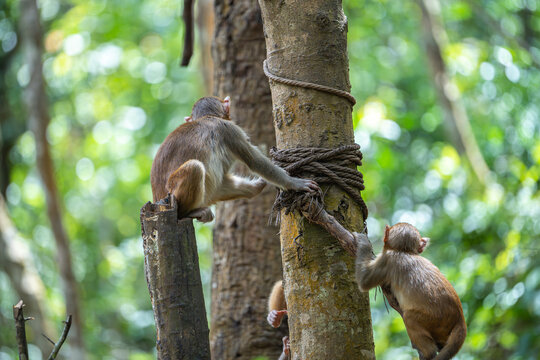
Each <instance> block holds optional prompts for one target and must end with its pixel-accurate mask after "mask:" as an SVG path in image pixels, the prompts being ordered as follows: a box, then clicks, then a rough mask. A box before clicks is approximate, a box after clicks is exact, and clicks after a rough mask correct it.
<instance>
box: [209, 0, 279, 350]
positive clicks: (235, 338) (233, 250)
mask: <svg viewBox="0 0 540 360" xmlns="http://www.w3.org/2000/svg"><path fill="white" fill-rule="evenodd" d="M215 5H216V6H215V10H216V36H215V43H214V44H215V45H214V53H213V55H214V64H215V91H214V93H215V94H217V95H218V96H220V97H224V96H227V95H229V96H230V97H231V103H232V105H231V118H232V119H234V121H235V122H236V123H237V124H238V125H240V126H241V127H242V128H243V129H244V130H246V132H247V133H248V134H249V136H250V138H251V141H252V143H254V144H255V145H258V146H259V147H260V148H261V149H262V150H263V151H264V152H265V153H268V150H269V149H270V147H271V146H273V145H274V144H275V135H274V129H273V126H272V103H271V96H270V88H269V86H268V81H267V80H266V78H265V76H264V73H263V71H262V66H261V64H262V61H263V60H264V58H265V56H266V50H265V43H264V36H263V29H262V21H261V13H260V9H259V6H258V4H257V1H256V0H239V1H234V2H231V1H223V0H216V1H215ZM236 171H239V172H243V173H245V171H246V169H245V168H242V169H236ZM275 195H276V191H275V189H274V188H273V187H272V186H267V188H266V189H265V190H264V192H263V193H262V194H260V195H259V196H257V197H255V198H253V199H249V200H236V201H228V202H224V203H221V204H220V205H218V207H217V212H216V225H215V228H214V256H213V259H214V260H213V269H212V310H211V313H212V322H211V323H212V326H211V344H212V345H211V346H212V358H213V359H214V360H221V359H223V360H231V359H246V360H248V359H252V358H253V357H255V356H258V355H266V356H268V357H270V358H271V359H274V358H277V357H278V356H279V354H280V353H281V338H282V337H283V336H284V335H285V333H284V330H283V329H282V330H280V331H278V330H275V329H273V328H271V327H270V326H269V325H268V324H267V323H266V321H265V319H266V315H267V302H266V297H267V296H268V295H269V293H270V290H271V288H272V285H273V283H274V282H275V281H276V280H279V279H281V277H282V270H281V257H280V248H279V237H278V232H279V229H278V228H277V227H275V226H271V225H268V219H269V217H270V211H271V208H272V203H273V201H274V198H275Z"/></svg>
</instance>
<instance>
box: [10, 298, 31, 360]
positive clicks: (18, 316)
mask: <svg viewBox="0 0 540 360" xmlns="http://www.w3.org/2000/svg"><path fill="white" fill-rule="evenodd" d="M23 307H24V303H23V301H22V300H19V302H18V303H17V305H14V306H13V319H15V331H16V337H17V347H18V348H19V360H28V343H27V342H26V329H25V322H26V319H25V318H24V315H23Z"/></svg>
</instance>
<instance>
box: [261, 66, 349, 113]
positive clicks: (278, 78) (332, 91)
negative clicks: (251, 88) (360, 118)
mask: <svg viewBox="0 0 540 360" xmlns="http://www.w3.org/2000/svg"><path fill="white" fill-rule="evenodd" d="M263 71H264V75H266V76H267V77H268V78H269V79H270V80H273V81H275V82H278V83H282V84H286V85H293V86H300V87H304V88H308V89H315V90H319V91H323V92H327V93H330V94H334V95H337V96H341V97H344V98H345V99H347V100H349V101H350V102H351V104H352V105H353V106H354V104H356V99H355V98H354V96H352V95H351V93H349V92H347V91H344V90H340V89H335V88H333V87H330V86H325V85H319V84H313V83H310V82H305V81H300V80H292V79H286V78H283V77H281V76H277V75H274V74H272V73H271V72H270V70H268V63H267V61H266V60H264V62H263Z"/></svg>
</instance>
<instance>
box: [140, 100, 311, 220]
mask: <svg viewBox="0 0 540 360" xmlns="http://www.w3.org/2000/svg"><path fill="white" fill-rule="evenodd" d="M229 104H230V101H229V99H228V98H226V99H225V100H220V99H218V98H215V97H204V98H202V99H200V100H199V101H197V102H196V103H195V105H193V110H192V113H191V116H190V117H187V118H186V121H187V122H186V123H185V124H182V125H180V126H179V127H177V128H176V129H175V130H174V131H173V132H172V133H170V134H169V136H167V138H166V139H165V141H164V142H163V144H161V146H160V148H159V149H158V152H157V154H156V157H155V159H154V162H153V163H152V171H151V175H150V178H151V184H152V194H153V198H154V202H156V201H159V200H161V199H162V198H164V197H165V196H167V194H168V193H172V194H173V195H174V196H175V198H176V201H177V203H178V216H179V218H182V217H192V218H196V219H198V220H199V221H203V222H207V221H211V220H212V219H213V214H212V212H211V211H210V209H209V208H208V206H210V205H212V204H214V203H216V202H218V201H224V200H232V199H238V198H242V197H244V198H250V197H253V196H255V195H257V194H259V193H260V192H261V191H262V190H263V188H264V187H265V185H266V182H265V181H264V180H263V179H256V180H252V179H249V178H243V177H239V176H236V175H233V174H230V173H229V171H230V169H231V166H232V165H233V163H234V161H235V160H240V161H242V162H244V163H245V164H246V165H247V166H248V167H249V168H250V169H251V170H252V171H253V172H255V173H257V174H259V175H261V176H262V177H263V178H264V179H266V180H267V181H268V182H270V183H272V184H274V185H276V186H278V187H280V188H282V189H288V190H298V191H313V190H316V189H318V186H317V184H316V183H315V182H314V181H312V180H307V179H298V178H293V177H291V176H289V175H288V174H287V173H286V172H285V170H283V169H282V168H280V167H278V166H276V165H274V164H273V163H272V162H271V161H270V160H268V158H266V156H264V155H263V154H262V153H261V152H260V151H259V150H258V149H257V148H256V147H254V146H253V145H251V143H250V142H249V139H248V137H247V135H246V134H245V133H244V131H243V130H242V129H241V128H240V127H239V126H237V125H235V124H234V123H233V122H232V121H229V106H230V105H229Z"/></svg>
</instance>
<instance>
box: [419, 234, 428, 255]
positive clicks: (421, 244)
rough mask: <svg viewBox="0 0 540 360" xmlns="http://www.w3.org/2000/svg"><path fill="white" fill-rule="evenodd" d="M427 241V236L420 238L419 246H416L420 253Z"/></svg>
mask: <svg viewBox="0 0 540 360" xmlns="http://www.w3.org/2000/svg"><path fill="white" fill-rule="evenodd" d="M428 243H429V238H421V239H420V246H419V247H418V253H419V254H421V253H422V252H423V251H424V249H425V248H426V246H427V244H428Z"/></svg>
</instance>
